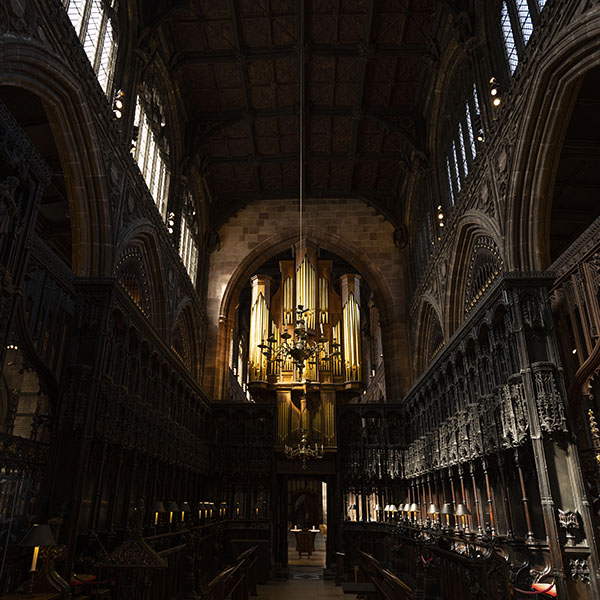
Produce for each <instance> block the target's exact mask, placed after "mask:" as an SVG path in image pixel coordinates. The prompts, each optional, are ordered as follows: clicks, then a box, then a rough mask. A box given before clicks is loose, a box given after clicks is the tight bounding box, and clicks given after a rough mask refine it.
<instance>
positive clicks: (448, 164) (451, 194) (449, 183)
mask: <svg viewBox="0 0 600 600" xmlns="http://www.w3.org/2000/svg"><path fill="white" fill-rule="evenodd" d="M446 169H447V171H448V189H449V190H450V203H451V204H452V206H454V182H453V181H452V169H451V168H450V158H449V157H448V158H446Z"/></svg>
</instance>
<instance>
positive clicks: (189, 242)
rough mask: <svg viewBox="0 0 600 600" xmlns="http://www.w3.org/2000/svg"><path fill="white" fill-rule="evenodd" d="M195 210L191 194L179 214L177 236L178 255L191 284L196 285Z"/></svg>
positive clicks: (196, 245)
mask: <svg viewBox="0 0 600 600" xmlns="http://www.w3.org/2000/svg"><path fill="white" fill-rule="evenodd" d="M195 216H196V212H195V211H194V209H193V202H192V198H191V196H188V199H187V201H186V203H185V206H184V210H183V214H182V216H181V235H180V238H179V256H181V260H182V261H183V264H184V266H185V268H186V270H187V272H188V275H189V276H190V280H191V281H192V284H193V285H194V286H195V285H196V277H197V275H198V243H197V242H196V235H195V231H196V220H195Z"/></svg>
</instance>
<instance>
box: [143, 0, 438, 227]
mask: <svg viewBox="0 0 600 600" xmlns="http://www.w3.org/2000/svg"><path fill="white" fill-rule="evenodd" d="M438 8H439V3H438V2H436V1H435V0H419V1H417V0H393V1H392V0H277V1H275V0H196V1H189V2H188V1H185V2H179V3H178V2H175V3H173V2H171V3H166V2H164V1H163V2H157V3H156V4H155V5H154V7H153V9H150V10H149V11H148V12H147V13H146V14H145V19H146V22H147V24H148V25H150V26H151V27H157V29H159V30H160V32H161V37H162V39H163V40H164V41H165V42H166V46H167V47H168V48H169V52H171V55H170V57H169V66H170V70H171V73H172V76H173V77H174V78H176V80H177V84H178V85H179V86H180V89H181V90H182V94H183V96H184V98H185V102H186V104H187V109H188V111H189V121H190V123H189V127H188V131H187V135H189V136H190V140H189V144H190V151H191V154H192V156H193V157H194V158H195V159H196V160H197V161H198V162H199V163H201V164H202V165H203V167H204V169H205V172H206V174H207V184H208V187H209V188H210V191H211V196H212V200H213V202H212V208H211V210H212V221H213V223H214V225H218V224H220V223H222V222H223V221H224V220H226V219H227V218H228V217H230V216H231V215H232V214H234V212H235V211H236V210H238V209H239V208H241V207H243V206H244V205H245V204H247V203H249V202H251V201H252V200H254V199H258V198H269V197H274V198H275V197H276V198H285V197H290V198H296V197H297V195H298V175H299V168H298V162H299V161H298V147H299V139H298V136H299V107H300V86H299V74H300V71H299V69H300V58H299V57H300V49H301V48H303V56H304V65H303V68H304V69H305V78H304V80H305V94H304V97H303V99H302V103H303V106H304V111H305V115H306V118H305V136H306V141H305V153H306V173H305V182H306V183H305V186H306V195H307V196H312V197H329V198H332V197H346V198H347V197H360V198H363V199H365V200H366V201H367V202H369V203H370V204H372V205H373V206H375V207H376V208H377V209H378V210H379V211H380V212H382V213H383V214H385V215H386V216H388V217H389V218H391V219H392V220H396V218H397V216H398V215H399V214H400V212H401V207H400V206H399V191H400V190H401V189H402V185H403V179H404V177H405V175H404V169H403V167H404V166H406V165H407V164H408V163H409V161H410V156H411V153H412V152H413V151H422V149H423V143H424V125H423V122H422V110H421V107H422V106H423V95H424V88H425V85H424V84H425V83H426V81H427V79H428V73H429V69H428V68H427V65H429V64H431V60H430V59H431V58H432V54H431V52H432V48H433V44H431V39H432V35H433V28H434V25H435V24H436V23H437V22H438V19H439V15H438V13H437V11H438Z"/></svg>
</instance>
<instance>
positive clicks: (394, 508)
mask: <svg viewBox="0 0 600 600" xmlns="http://www.w3.org/2000/svg"><path fill="white" fill-rule="evenodd" d="M389 510H390V512H392V513H397V512H398V509H397V508H396V505H395V504H392V505H391V506H390V508H389Z"/></svg>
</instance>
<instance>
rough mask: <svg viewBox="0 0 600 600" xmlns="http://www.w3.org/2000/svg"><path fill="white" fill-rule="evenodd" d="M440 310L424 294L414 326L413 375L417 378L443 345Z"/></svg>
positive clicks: (432, 299) (434, 302)
mask: <svg viewBox="0 0 600 600" xmlns="http://www.w3.org/2000/svg"><path fill="white" fill-rule="evenodd" d="M444 341H445V339H444V333H443V328H442V311H441V309H440V307H439V306H438V304H437V302H436V301H435V299H434V298H433V297H432V296H430V295H429V294H424V295H423V296H422V297H421V299H420V302H419V306H418V309H417V319H416V322H415V328H414V351H413V375H414V378H415V379H417V378H418V377H419V375H420V374H421V373H422V372H423V371H424V370H425V369H426V368H427V365H428V364H429V363H430V362H431V361H432V359H433V358H434V357H435V355H436V354H437V352H438V351H439V349H440V348H441V346H442V345H443V343H444Z"/></svg>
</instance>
